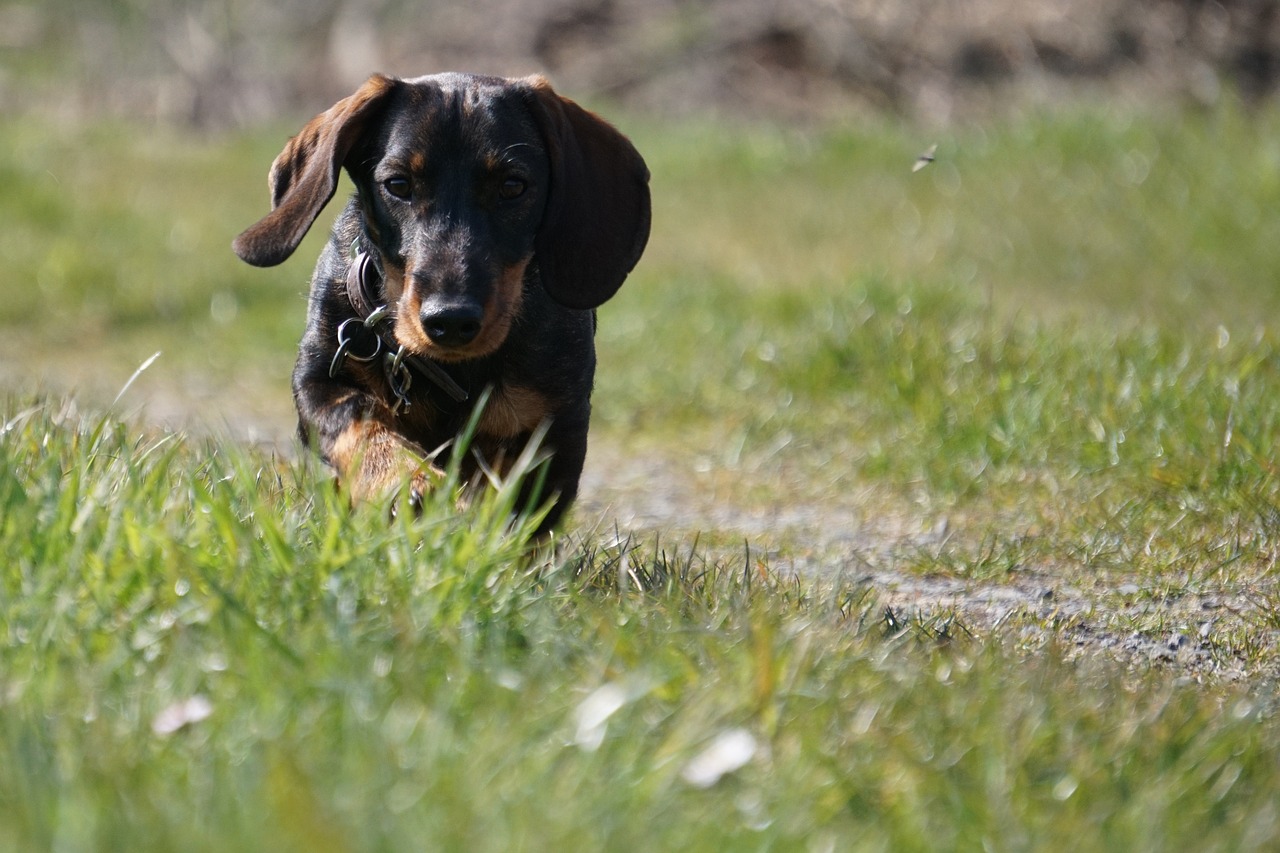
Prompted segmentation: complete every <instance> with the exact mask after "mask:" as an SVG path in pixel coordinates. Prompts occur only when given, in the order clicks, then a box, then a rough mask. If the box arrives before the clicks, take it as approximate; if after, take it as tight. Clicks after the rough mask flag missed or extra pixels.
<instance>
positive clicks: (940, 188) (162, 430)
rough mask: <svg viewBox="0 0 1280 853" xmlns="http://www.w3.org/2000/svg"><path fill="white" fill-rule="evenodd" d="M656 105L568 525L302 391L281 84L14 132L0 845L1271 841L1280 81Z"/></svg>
mask: <svg viewBox="0 0 1280 853" xmlns="http://www.w3.org/2000/svg"><path fill="white" fill-rule="evenodd" d="M623 125H624V127H626V129H628V130H629V131H632V132H633V133H634V136H635V138H636V140H637V143H638V146H639V147H640V149H641V150H642V151H643V152H644V153H645V155H646V157H647V158H648V160H649V163H650V166H651V169H652V171H653V174H654V180H653V188H654V197H655V230H654V235H653V239H652V242H651V244H650V249H649V251H648V253H647V255H646V257H645V259H644V261H643V262H642V264H641V266H640V268H639V269H638V270H637V272H636V273H635V274H634V276H633V278H632V280H631V281H630V283H629V284H628V285H627V287H625V288H624V289H623V291H622V292H621V294H620V295H619V297H618V298H617V299H616V300H615V301H614V302H611V303H610V304H609V305H607V306H606V307H605V308H604V309H603V310H602V311H601V330H600V335H599V344H600V360H601V369H600V374H599V376H598V380H597V392H596V398H595V399H596V418H595V421H594V422H593V450H592V454H593V459H594V460H595V463H594V464H595V465H596V468H597V470H598V471H600V472H602V473H597V474H595V475H594V479H592V481H591V482H592V483H593V484H594V485H593V489H594V491H591V490H588V493H587V494H585V495H584V499H583V502H582V506H581V507H580V508H579V510H578V511H577V512H576V513H575V516H574V518H573V519H572V520H571V522H570V523H569V525H568V527H567V529H566V531H565V534H564V536H563V537H562V538H563V541H562V542H561V543H560V546H559V548H558V549H557V550H556V551H555V552H554V553H551V552H548V551H547V550H546V549H543V550H542V551H537V552H531V551H530V550H529V548H528V547H527V545H526V543H525V541H524V535H523V531H524V530H526V529H527V525H525V524H524V523H523V522H519V521H517V522H515V523H513V522H511V520H510V519H509V514H508V511H507V509H508V504H507V503H505V501H506V500H508V497H509V493H507V492H503V493H499V494H497V495H495V496H494V497H493V498H492V499H490V500H488V501H486V502H483V503H482V504H481V505H479V506H475V507H472V508H471V509H470V510H469V511H467V512H466V513H463V514H459V513H457V512H455V511H454V509H453V508H452V506H451V500H450V495H449V493H448V490H447V489H446V490H442V492H441V493H440V494H439V495H437V499H436V500H435V502H434V503H433V504H432V505H431V506H430V507H428V508H427V511H426V512H425V514H424V518H423V519H421V520H420V521H419V522H417V523H409V522H407V521H404V520H401V521H400V522H397V523H394V524H390V525H388V524H387V522H386V518H385V513H384V512H383V511H382V510H381V509H380V508H369V509H368V510H366V511H361V512H355V513H352V512H349V511H348V510H347V509H346V508H345V507H344V506H343V505H342V502H341V500H340V499H339V498H338V497H337V496H336V495H335V494H334V493H333V491H332V489H331V488H330V485H329V481H328V478H327V476H326V475H325V473H324V472H323V471H321V470H319V469H318V466H317V465H315V463H314V461H313V460H310V459H308V458H306V457H305V456H302V457H299V456H297V455H295V454H294V453H293V450H292V448H291V447H290V446H289V445H288V443H287V441H286V440H284V439H282V438H281V437H282V436H284V435H285V434H286V433H287V431H288V429H289V418H290V412H289V401H288V391H287V375H288V371H289V368H290V364H291V361H292V351H293V347H294V345H295V342H296V339H297V336H298V334H299V333H300V330H301V324H302V318H303V309H304V292H305V286H306V280H307V277H308V274H309V271H310V265H311V263H312V259H313V258H314V256H315V253H316V246H318V239H317V238H318V237H319V236H320V235H319V234H316V235H313V237H312V238H310V240H309V242H308V244H306V245H305V246H304V248H303V249H302V250H301V251H300V252H299V255H298V256H297V257H296V258H295V259H293V260H291V261H290V262H289V263H288V264H286V265H285V266H283V267H281V268H279V269H276V270H272V271H269V272H263V271H259V270H252V269H250V268H248V267H244V266H243V265H239V264H238V262H237V261H236V260H235V259H234V257H233V256H232V255H231V254H230V251H229V248H228V243H229V240H230V238H231V237H232V236H233V235H234V234H235V233H236V232H237V231H238V230H239V229H240V228H241V227H243V226H244V225H246V224H248V223H249V222H252V221H253V220H254V219H255V218H256V217H257V216H258V215H260V214H261V213H262V212H263V210H264V205H265V204H266V192H265V187H264V181H263V176H264V174H265V169H266V166H267V164H268V163H269V162H270V160H271V158H272V157H273V156H274V153H275V152H276V150H277V149H278V147H279V144H280V142H281V141H282V139H283V138H284V136H285V135H286V134H287V132H288V131H289V130H290V128H280V129H275V130H266V131H262V132H260V133H256V134H253V135H251V136H244V137H237V138H221V139H196V138H191V137H187V136H183V135H180V134H178V133H177V132H175V131H171V130H163V129H161V130H156V129H152V128H147V129H139V128H134V127H128V126H111V125H94V126H90V127H81V126H69V127H55V126H51V125H50V124H48V123H43V122H37V121H34V120H23V119H17V120H15V121H13V122H6V124H5V125H3V126H2V127H0V178H3V181H4V183H5V187H6V190H5V192H4V194H2V195H0V255H2V256H3V257H4V258H5V259H6V262H7V275H6V278H5V281H6V283H5V285H4V288H5V299H4V304H5V309H4V314H3V315H0V331H2V332H3V335H2V336H0V337H2V340H0V359H2V360H3V361H2V363H0V382H3V388H4V392H3V396H2V397H0V399H3V404H2V406H3V408H0V543H2V546H3V551H2V552H0V553H2V554H3V556H4V560H3V564H2V565H0V602H2V603H0V849H15V850H46V849H47V850H58V851H74V850H115V849H138V850H184V851H186V850H203V849H208V850H223V849H263V850H266V849H272V850H278V849H286V850H289V849H297V850H308V851H311V850H341V851H345V850H418V849H424V848H426V849H436V848H440V849H458V850H473V849H524V850H544V849H608V850H633V849H642V848H643V849H689V850H724V849H734V850H736V849H788V850H789V849H803V850H845V849H867V850H873V849H888V850H903V849H908V850H910V849H920V850H924V849H929V850H934V849H979V848H990V849H1015V850H1016V849H1060V848H1062V847H1064V846H1070V847H1071V848H1072V849H1108V850H1110V849H1133V850H1177V849H1185V850H1211V849H1221V850H1238V849H1266V848H1269V847H1273V846H1276V844H1277V843H1278V841H1280V810H1278V809H1277V806H1276V797H1275V792H1276V791H1277V790H1278V789H1280V762H1277V751H1278V747H1280V730H1278V728H1277V725H1276V722H1275V715H1274V712H1275V708H1276V702H1275V687H1276V675H1277V673H1278V672H1280V655H1278V654H1277V651H1276V649H1277V640H1278V639H1280V589H1277V586H1276V578H1275V563H1276V558H1277V548H1278V547H1280V540H1278V538H1277V531H1278V530H1280V494H1278V487H1277V477H1276V471H1275V467H1274V462H1273V457H1274V452H1273V448H1274V447H1275V446H1276V444H1277V439H1278V438H1280V358H1278V357H1277V353H1276V349H1275V347H1276V334H1277V321H1276V318H1277V317H1280V291H1277V288H1276V286H1275V283H1276V281H1277V280H1278V279H1280V234H1277V230H1278V227H1280V226H1278V224H1277V222H1276V220H1275V219H1274V217H1272V216H1271V215H1270V214H1271V211H1273V210H1274V209H1276V207H1277V205H1278V204H1280V133H1278V132H1277V131H1280V113H1277V112H1274V111H1264V112H1262V113H1259V114H1254V115H1246V114H1244V113H1242V112H1241V111H1238V110H1235V109H1233V108H1231V107H1229V106H1224V107H1222V108H1220V109H1217V110H1215V111H1212V112H1204V113H1173V112H1169V113H1162V112H1159V111H1156V110H1152V111H1149V112H1146V113H1124V114H1121V113H1119V112H1117V111H1114V110H1109V109H1107V108H1104V107H1101V106H1098V107H1080V108H1076V109H1074V110H1064V111H1062V112H1060V113H1055V114H1033V115H1023V116H1013V117H1009V118H1007V119H1005V120H1003V121H1001V122H998V123H993V124H990V125H987V126H983V127H957V128H954V129H950V130H947V131H942V132H936V131H934V132H929V131H922V130H919V129H914V128H910V127H908V126H905V125H902V124H897V123H892V122H888V121H884V122H879V123H871V124H865V125H859V126H856V127H849V128H844V129H833V130H826V131H816V130H802V129H777V128H767V127H757V126H743V127H732V126H700V125H694V124H680V125H670V124H661V123H656V122H646V121H645V120H632V121H626V120H624V121H623ZM933 143H937V145H938V148H937V161H936V162H935V163H934V164H933V165H931V166H929V167H928V168H926V169H924V170H922V171H920V172H912V170H911V165H912V162H913V161H914V159H915V157H916V154H918V153H919V152H920V151H921V150H923V149H924V148H926V147H927V146H928V145H930V144H933ZM156 351H163V355H162V356H161V357H160V358H159V359H157V360H156V361H155V363H154V364H153V365H151V366H150V367H149V368H148V369H147V370H146V371H144V372H143V373H142V374H140V375H139V376H138V378H137V379H136V381H135V382H134V383H133V384H132V385H131V386H130V387H129V389H128V390H127V391H126V392H125V393H124V394H123V396H122V398H121V400H120V401H119V402H118V403H116V404H115V405H114V406H112V400H113V398H114V397H115V396H116V393H117V392H118V391H120V389H121V388H122V387H123V386H124V385H125V384H126V382H127V380H128V379H129V377H130V375H131V374H132V373H133V371H134V370H135V368H136V367H137V366H138V365H139V364H141V363H143V362H144V361H145V360H146V359H148V357H149V356H151V354H152V353H154V352H156ZM175 426H177V427H180V428H181V429H179V430H175V428H174V427H175ZM247 434H254V435H258V436H266V437H269V438H273V439H275V442H274V443H273V444H269V445H268V446H265V447H264V446H262V445H259V444H255V443H251V442H247V441H245V440H244V438H243V437H244V436H245V435H247ZM628 472H631V473H628ZM636 472H638V473H636ZM637 508H639V509H637ZM795 570H798V574H795V573H794V571H795ZM889 579H891V580H889ZM911 590H924V593H922V594H921V595H919V596H917V597H916V598H915V599H913V597H912V595H911V593H910V591H911ZM930 590H933V592H929V591H930ZM937 590H951V591H953V592H949V593H947V594H946V595H939V594H937V592H936V591H937ZM992 591H1012V592H1016V593H1017V594H1018V595H1017V596H1015V597H1014V598H1012V599H1008V600H1007V601H1010V602H1012V603H1011V604H1007V605H1004V606H1000V607H996V608H994V609H993V608H992V607H989V606H986V605H982V606H979V605H980V603H981V602H988V601H990V600H991V599H990V598H989V597H988V598H983V596H984V595H987V594H989V593H991V592H992Z"/></svg>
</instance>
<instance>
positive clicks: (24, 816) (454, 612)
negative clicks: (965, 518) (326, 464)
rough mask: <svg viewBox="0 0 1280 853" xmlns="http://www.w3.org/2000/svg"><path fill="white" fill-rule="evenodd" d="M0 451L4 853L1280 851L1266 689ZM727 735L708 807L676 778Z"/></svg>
mask: <svg viewBox="0 0 1280 853" xmlns="http://www.w3.org/2000/svg"><path fill="white" fill-rule="evenodd" d="M7 426H8V428H7V429H6V431H5V433H4V436H3V440H2V441H0V463H2V464H0V471H2V472H3V476H2V477H0V507H2V508H3V510H4V512H3V519H4V521H3V523H2V524H0V533H2V536H3V542H4V550H5V554H6V557H7V560H6V565H5V568H4V570H3V572H2V573H0V586H2V592H3V595H4V600H5V601H6V602H8V603H7V604H6V606H5V608H4V609H3V611H0V612H2V614H3V618H2V621H0V628H2V629H3V636H4V637H5V642H4V644H3V646H2V647H0V672H3V673H4V675H3V677H2V679H0V688H3V696H4V704H3V708H2V709H0V758H3V761H0V843H3V845H4V846H5V847H6V848H8V849H23V850H41V849H56V850H97V849H147V850H169V849H173V850H179V849H181V850H202V849H209V850H214V849H226V848H227V847H235V848H236V849H249V850H254V849H286V850H288V849H307V850H387V849H420V848H421V846H422V845H423V844H424V843H426V844H428V845H429V846H431V847H433V848H441V849H477V848H483V849H495V848H496V849H552V848H555V849H636V848H637V847H641V846H644V847H648V848H656V849H726V848H733V849H743V848H750V849H756V848H765V847H777V846H782V847H796V846H800V847H807V846H811V845H817V846H818V847H819V848H824V847H831V846H835V847H839V848H842V849H843V848H853V849H895V850H896V849H926V848H927V849H936V848H937V847H939V846H942V847H948V848H951V847H955V848H972V847H976V846H980V845H984V844H985V845H988V846H995V847H998V848H1009V847H1031V848H1044V847H1051V846H1055V847H1056V846H1059V845H1060V844H1062V843H1066V842H1068V840H1069V841H1070V843H1072V844H1073V846H1077V847H1080V846H1083V847H1086V848H1095V849H1115V848H1123V849H1135V850H1140V849H1152V850H1155V849H1160V850H1168V849H1193V848H1194V849H1224V850H1229V849H1241V848H1249V847H1257V846H1265V845H1266V844H1267V843H1269V842H1271V841H1274V839H1275V838H1276V836H1277V833H1280V825H1278V821H1280V815H1277V813H1276V811H1275V809H1274V803H1273V797H1272V793H1273V792H1274V790H1275V786H1276V785H1277V784H1280V778H1277V775H1278V774H1280V771H1278V770H1277V767H1276V764H1275V762H1274V760H1273V759H1274V747H1275V743H1276V741H1277V736H1278V735H1280V732H1277V729H1276V724H1275V717H1274V714H1273V705H1272V699H1271V698H1270V694H1269V692H1268V691H1265V690H1264V691H1251V690H1248V689H1241V688H1232V687H1225V686H1221V687H1215V688H1205V687H1202V686H1199V685H1195V684H1194V683H1192V682H1189V681H1184V682H1177V681H1171V680H1170V679H1169V678H1167V677H1165V676H1163V675H1161V674H1160V673H1158V672H1153V673H1151V674H1149V675H1147V676H1145V677H1139V678H1137V679H1136V680H1135V679H1134V678H1133V677H1132V676H1128V677H1125V676H1123V674H1122V673H1121V672H1120V671H1118V670H1116V669H1114V668H1112V667H1109V666H1107V665H1106V664H1101V663H1099V664H1094V665H1069V664H1067V663H1065V662H1064V661H1063V658H1062V655H1061V654H1060V653H1059V652H1058V651H1055V650H1054V649H1052V648H1050V649H1046V650H1041V651H1039V652H1037V653H1035V654H1020V653H1019V652H1018V651H1017V650H1016V649H1015V648H1014V647H1012V646H1008V645H1005V644H1001V643H998V642H995V643H992V642H982V641H979V640H978V639H975V638H973V637H971V636H969V635H967V634H965V633H964V632H945V631H944V632H940V631H938V630H937V626H936V625H929V624H925V623H914V624H913V623H912V622H910V620H906V621H905V622H904V621H902V620H899V619H897V618H894V617H892V616H889V615H886V614H882V613H881V612H880V611H879V610H878V609H877V608H876V606H875V604H874V596H872V595H870V594H869V593H868V591H867V590H865V589H862V588H859V587H857V586H856V585H848V584H842V583H830V584H818V583H815V582H811V581H785V580H780V579H778V578H777V577H775V576H773V575H771V574H770V573H768V572H767V571H764V570H763V569H762V568H761V566H760V565H759V564H758V563H752V562H743V561H742V560H738V561H736V562H734V561H724V562H708V561H707V560H706V559H705V557H702V556H699V555H698V554H695V553H690V552H682V551H680V549H679V548H677V549H676V551H674V552H661V551H658V550H653V549H651V548H649V547H635V546H633V545H629V544H623V545H618V544H614V545H601V544H597V543H591V542H582V543H578V544H573V543H568V544H566V545H565V546H564V548H563V550H562V551H561V552H560V554H559V555H558V556H554V557H551V556H545V555H544V556H542V557H534V556H526V552H525V549H524V545H523V544H522V543H523V537H522V535H521V530H520V529H516V530H510V529H508V527H507V524H508V522H507V512H506V507H507V506H508V505H509V504H508V505H504V504H503V500H502V496H499V497H498V498H496V499H491V500H488V501H485V502H483V503H482V504H481V505H479V506H477V507H474V508H473V509H472V510H470V511H468V512H467V513H464V514H462V515H459V514H458V513H456V512H455V511H453V509H452V507H451V506H450V505H449V500H448V499H447V497H446V498H442V499H437V500H436V501H435V502H434V503H433V504H431V505H430V506H428V507H427V508H426V511H425V513H424V518H423V519H422V520H421V522H420V523H417V524H409V523H401V524H394V525H390V526H389V525H387V523H386V521H385V516H384V515H383V514H382V513H381V512H378V511H369V512H360V513H350V512H348V511H347V510H346V509H345V508H344V507H343V506H342V505H341V502H340V501H339V500H337V499H336V497H335V496H334V495H333V493H332V491H331V490H330V489H328V488H327V485H326V483H325V479H324V477H323V476H320V477H317V473H316V472H315V471H314V470H313V469H312V468H311V466H309V465H306V464H304V463H285V462H281V461H278V460H271V459H264V458H261V457H255V456H253V455H251V454H246V453H244V452H242V451H238V450H237V449H235V448H234V447H227V446H220V445H217V444H202V443H200V442H193V441H191V440H188V439H184V438H182V437H177V436H173V435H171V434H159V433H142V434H139V433H138V432H136V431H134V430H131V429H128V428H126V427H123V426H122V425H120V424H119V423H118V422H116V421H114V420H112V419H109V418H103V419H100V420H96V421H94V420H89V421H79V422H77V421H68V420H66V419H65V416H60V414H59V413H58V412H57V411H54V410H53V409H52V407H50V406H44V407H41V408H39V409H37V410H27V411H25V412H24V413H23V414H21V415H19V416H18V417H16V418H11V419H10V420H9V422H8V424H7ZM508 495H509V493H508ZM524 529H525V530H527V529H528V528H527V527H526V528H524ZM31 531H39V535H36V536H32V535H31ZM624 561H625V562H626V566H627V567H629V569H628V570H624V568H623V563H624ZM619 577H627V578H633V579H634V580H633V581H632V582H631V583H630V584H629V585H624V586H622V587H620V586H619V584H618V579H619ZM636 581H639V582H643V583H644V585H645V586H646V587H647V588H648V589H649V590H650V591H649V592H640V591H638V590H637V587H636V583H635V582H636ZM948 636H950V637H951V639H946V638H947V637H948ZM604 698H608V700H609V701H604ZM193 699H195V700H196V703H197V704H196V705H194V706H192V705H190V704H189V703H190V702H191V701H192V700H193ZM602 702H603V704H602ZM191 707H195V708H197V709H199V710H198V711H195V712H192V711H190V710H188V709H189V708H191ZM588 709H595V710H594V713H593V714H592V713H588ZM184 714H185V716H184ZM739 731H746V732H748V733H749V735H750V737H749V739H748V741H747V746H746V748H745V753H742V752H741V750H740V754H739V755H738V756H737V760H735V761H729V760H725V762H724V763H723V764H722V765H721V767H720V772H721V773H722V774H723V775H721V776H719V777H718V778H715V779H714V780H713V781H712V782H711V783H709V784H708V783H707V782H706V781H705V778H704V781H703V782H700V783H698V784H696V785H695V784H693V783H691V782H690V781H688V780H687V776H688V775H689V774H690V772H691V771H690V766H691V764H692V763H694V762H695V761H697V760H698V759H699V756H701V755H702V754H703V753H704V752H705V751H706V750H707V749H708V748H709V745H710V744H711V743H713V742H715V740H716V739H717V738H718V737H721V736H723V735H724V734H725V733H726V732H739ZM713 763H714V762H713ZM739 765H740V766H739ZM731 767H732V768H735V769H728V768H731ZM712 775H713V776H714V773H713V774H712Z"/></svg>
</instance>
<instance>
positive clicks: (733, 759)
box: [680, 729, 758, 788]
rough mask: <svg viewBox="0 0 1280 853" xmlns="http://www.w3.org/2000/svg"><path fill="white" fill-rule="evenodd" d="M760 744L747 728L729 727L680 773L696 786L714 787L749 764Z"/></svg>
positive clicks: (685, 779)
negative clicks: (725, 777)
mask: <svg viewBox="0 0 1280 853" xmlns="http://www.w3.org/2000/svg"><path fill="white" fill-rule="evenodd" d="M757 747H758V744H757V743H756V739H755V736H754V735H752V734H751V732H749V731H747V730H746V729H726V730H725V731H722V732H720V734H718V735H716V736H715V739H714V740H712V741H711V743H710V745H708V746H707V748H706V749H704V750H702V752H700V753H698V754H697V755H696V756H694V758H693V760H691V761H690V762H689V763H688V764H686V765H685V766H684V770H683V771H682V772H681V773H680V775H681V777H683V778H684V781H686V782H688V783H689V784H690V785H692V786H694V787H695V788H710V787H711V786H712V785H714V784H715V783H717V782H719V781H720V780H721V778H723V777H724V776H726V775H727V774H729V773H732V772H733V771H735V770H739V769H741V768H742V767H743V766H745V765H746V763H747V762H748V761H750V760H751V759H752V757H753V756H754V755H755V754H756V749H757Z"/></svg>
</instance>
